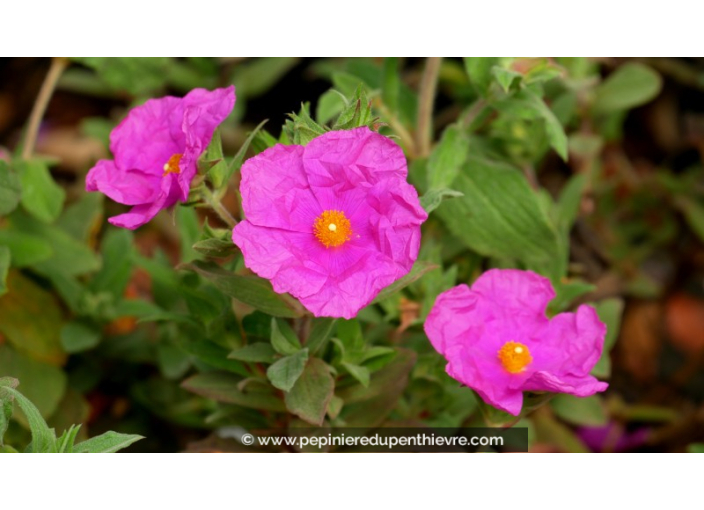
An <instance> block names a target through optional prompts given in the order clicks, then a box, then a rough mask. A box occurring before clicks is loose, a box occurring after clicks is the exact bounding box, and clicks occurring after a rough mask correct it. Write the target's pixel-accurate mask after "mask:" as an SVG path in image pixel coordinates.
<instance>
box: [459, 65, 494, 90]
mask: <svg viewBox="0 0 704 510" xmlns="http://www.w3.org/2000/svg"><path fill="white" fill-rule="evenodd" d="M498 63H499V59H498V58H497V57H464V68H465V69H466V71H467V75H468V76H469V82H470V83H471V84H472V86H473V87H474V88H475V89H477V91H478V92H479V93H480V94H482V95H484V96H485V95H486V94H487V92H488V91H489V87H491V83H492V81H493V80H492V72H491V70H492V68H493V67H494V66H495V65H496V64H498Z"/></svg>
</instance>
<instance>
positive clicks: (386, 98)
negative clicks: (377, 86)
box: [381, 57, 401, 113]
mask: <svg viewBox="0 0 704 510" xmlns="http://www.w3.org/2000/svg"><path fill="white" fill-rule="evenodd" d="M400 89H401V73H400V72H399V59H398V57H386V58H384V74H383V79H382V88H381V100H382V101H383V102H384V104H385V105H386V106H387V108H388V109H389V110H390V111H391V112H393V113H397V112H398V98H399V93H400Z"/></svg>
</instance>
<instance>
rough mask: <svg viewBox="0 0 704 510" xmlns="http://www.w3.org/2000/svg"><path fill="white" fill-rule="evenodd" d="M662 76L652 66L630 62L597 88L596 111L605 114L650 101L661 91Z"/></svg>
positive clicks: (628, 108)
mask: <svg viewBox="0 0 704 510" xmlns="http://www.w3.org/2000/svg"><path fill="white" fill-rule="evenodd" d="M661 88H662V78H661V77H660V75H659V74H658V73H657V72H655V71H653V70H652V69H651V68H650V67H648V66H646V65H643V64H639V63H637V62H628V63H626V64H624V65H622V66H621V67H619V68H618V69H616V70H615V71H614V72H613V73H611V75H609V77H608V78H606V80H604V82H603V83H602V84H601V85H599V86H598V87H597V88H596V91H595V94H596V96H595V99H594V111H595V112H596V113H598V114H601V115H605V114H609V113H613V112H617V111H622V110H630V109H631V108H635V107H636V106H640V105H642V104H645V103H648V102H649V101H651V100H652V99H654V98H655V96H657V95H658V94H659V93H660V89H661Z"/></svg>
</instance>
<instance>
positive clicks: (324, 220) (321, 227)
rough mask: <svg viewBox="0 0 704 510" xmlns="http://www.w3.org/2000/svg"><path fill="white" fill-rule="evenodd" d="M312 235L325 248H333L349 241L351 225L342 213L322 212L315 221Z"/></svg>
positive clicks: (333, 211)
mask: <svg viewBox="0 0 704 510" xmlns="http://www.w3.org/2000/svg"><path fill="white" fill-rule="evenodd" d="M313 233H314V234H315V237H317V238H318V241H320V242H321V243H323V244H324V245H325V247H326V248H331V247H333V248H334V247H336V246H340V245H342V244H344V243H345V242H347V241H349V240H350V238H351V237H352V225H351V224H350V220H348V219H347V216H345V213H343V212H342V211H335V210H330V211H323V214H321V215H320V216H318V217H317V218H316V219H315V223H314V224H313Z"/></svg>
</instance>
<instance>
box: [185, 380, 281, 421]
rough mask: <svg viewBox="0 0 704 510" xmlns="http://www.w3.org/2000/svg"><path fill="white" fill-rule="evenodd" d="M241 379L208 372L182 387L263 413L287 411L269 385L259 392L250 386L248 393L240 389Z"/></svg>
mask: <svg viewBox="0 0 704 510" xmlns="http://www.w3.org/2000/svg"><path fill="white" fill-rule="evenodd" d="M241 382H242V378H241V377H237V376H235V375H234V374H228V373H223V372H207V373H204V374H198V375H194V376H193V377H190V378H189V379H186V380H185V381H184V382H183V383H182V384H181V386H182V387H183V388H185V389H187V390H189V391H192V392H193V393H196V394H197V395H201V396H203V397H207V398H212V399H213V400H217V401H219V402H225V403H228V404H236V405H239V406H242V407H248V408H252V409H260V410H262V411H285V410H286V408H285V407H284V403H283V402H282V401H281V399H280V398H279V397H278V396H277V395H275V394H274V393H273V391H274V389H273V388H272V387H271V386H270V385H269V384H267V385H266V387H262V388H260V389H259V391H256V390H252V389H250V387H249V386H248V387H247V388H246V390H247V391H244V390H241V389H240V387H239V386H240V383H241ZM250 386H251V385H250Z"/></svg>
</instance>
